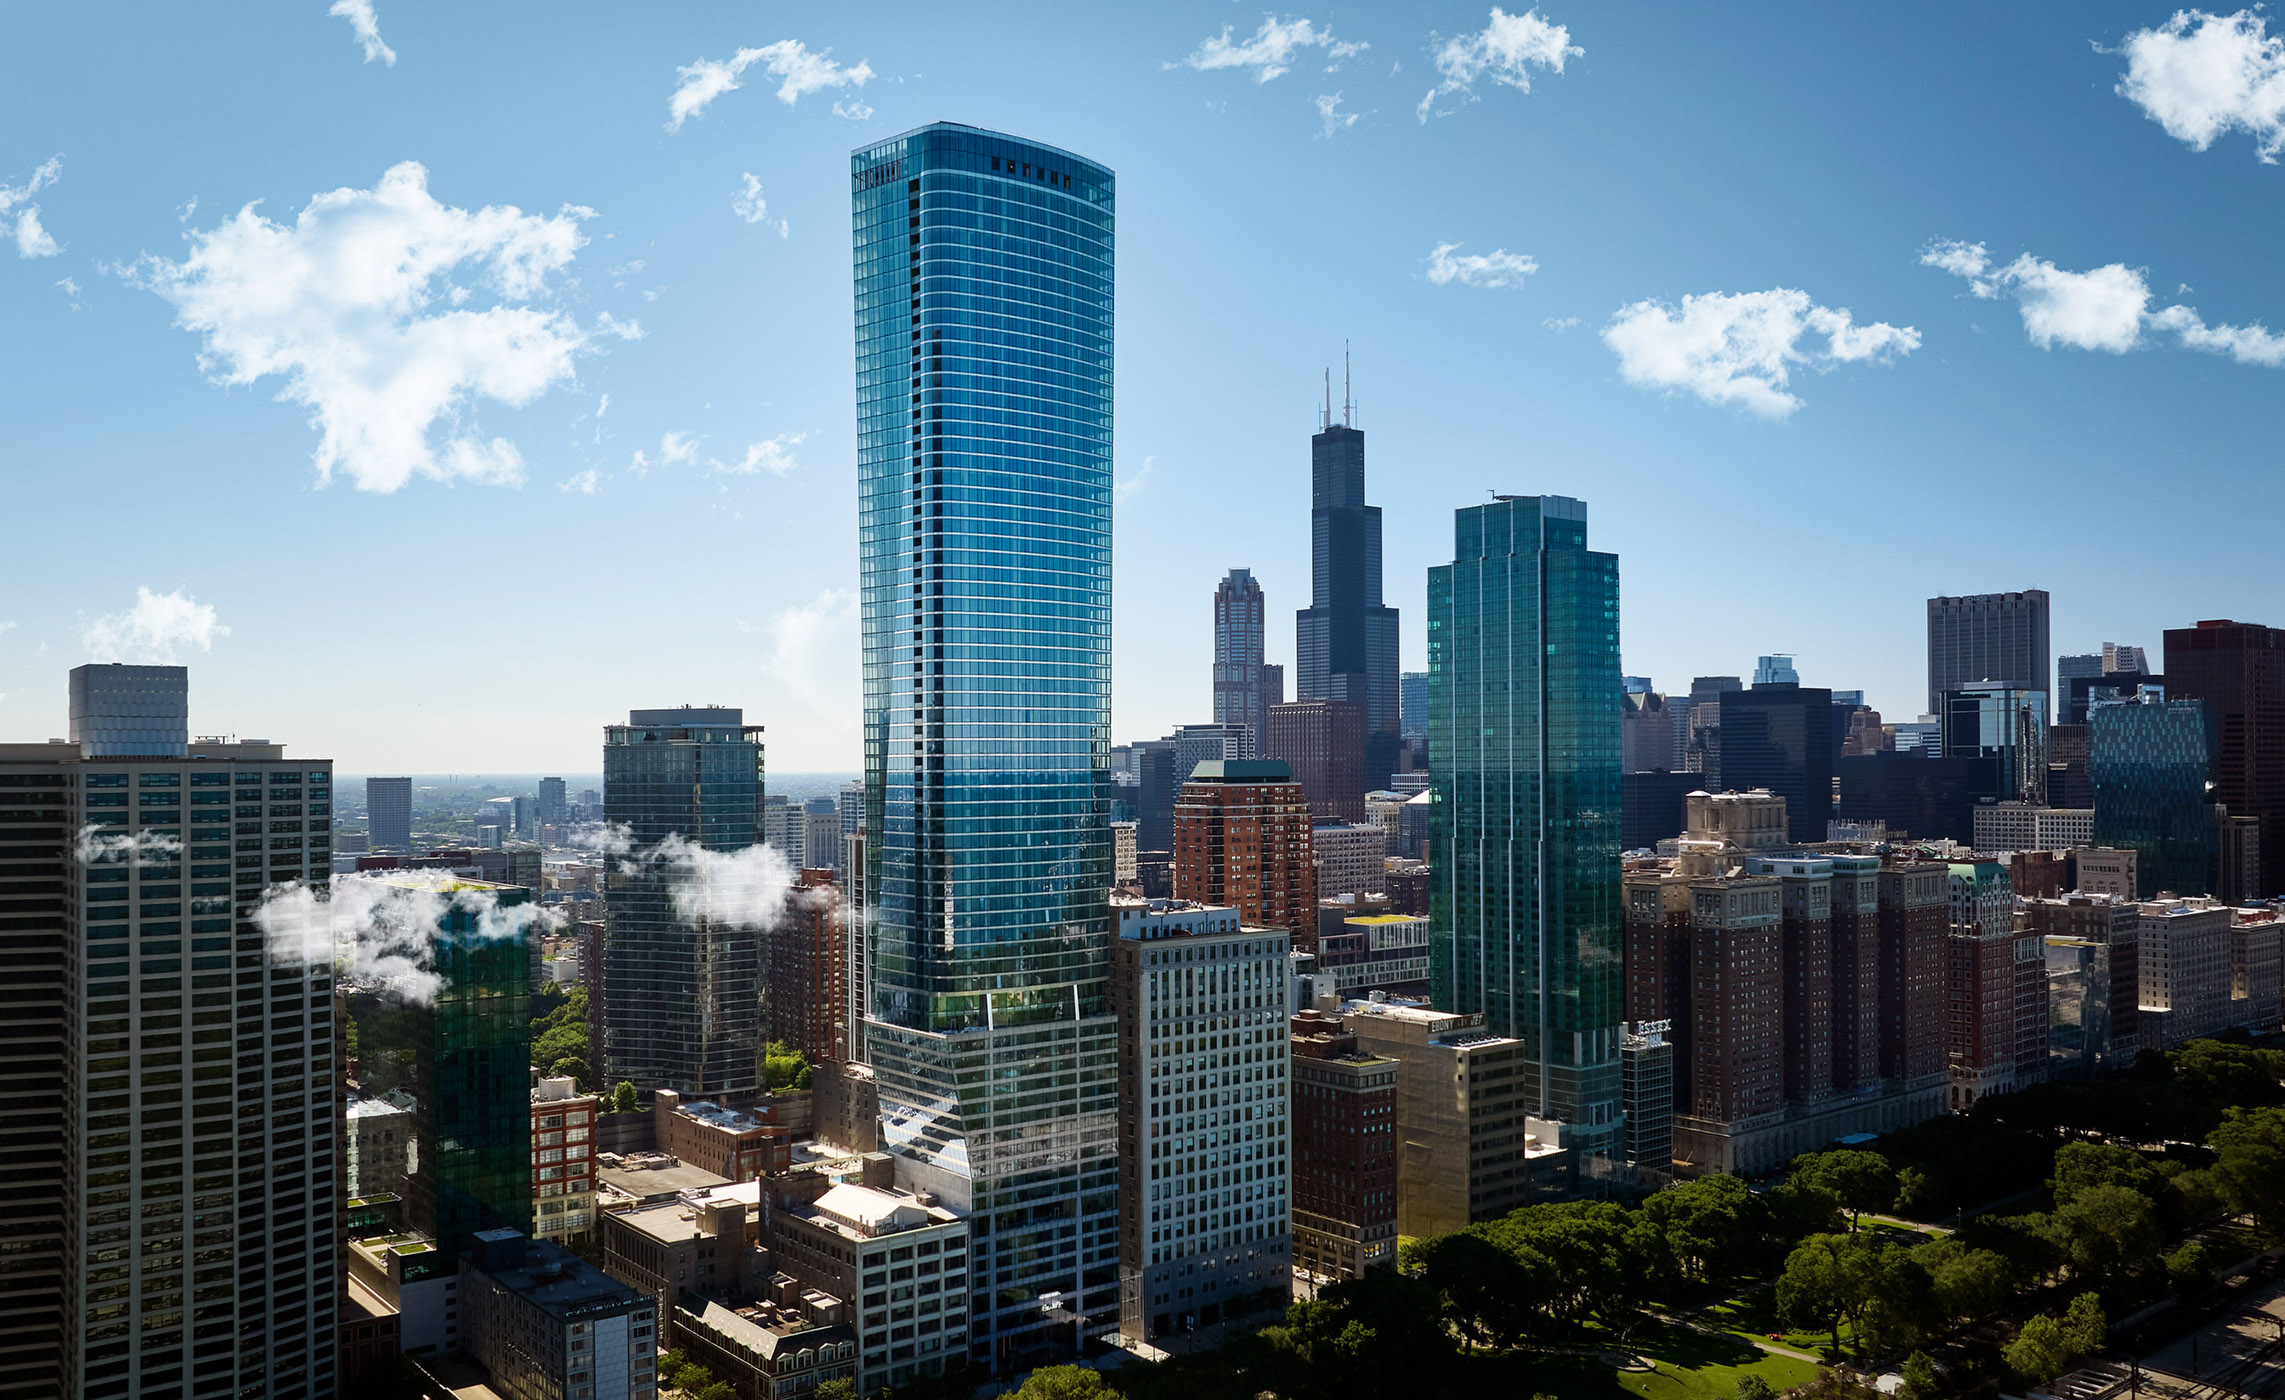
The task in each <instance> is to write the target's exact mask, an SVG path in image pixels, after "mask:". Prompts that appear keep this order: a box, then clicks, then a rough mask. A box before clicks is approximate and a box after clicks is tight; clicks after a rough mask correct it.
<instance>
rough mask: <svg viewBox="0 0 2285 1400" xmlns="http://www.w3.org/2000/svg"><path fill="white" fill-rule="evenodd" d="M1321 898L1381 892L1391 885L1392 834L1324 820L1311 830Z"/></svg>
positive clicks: (1375, 828) (1310, 841)
mask: <svg viewBox="0 0 2285 1400" xmlns="http://www.w3.org/2000/svg"><path fill="white" fill-rule="evenodd" d="M1309 847H1310V850H1311V852H1312V853H1313V854H1314V855H1315V857H1316V860H1317V897H1318V898H1319V899H1320V900H1325V899H1334V898H1337V897H1339V896H1341V895H1345V894H1379V893H1381V892H1382V891H1384V890H1386V889H1387V888H1388V834H1387V833H1386V832H1384V831H1382V830H1381V828H1379V827H1377V826H1370V825H1367V826H1354V825H1350V824H1349V823H1346V822H1326V821H1320V822H1318V823H1317V824H1316V826H1315V828H1314V829H1313V830H1311V832H1310V833H1309Z"/></svg>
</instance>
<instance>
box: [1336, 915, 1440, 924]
mask: <svg viewBox="0 0 2285 1400" xmlns="http://www.w3.org/2000/svg"><path fill="white" fill-rule="evenodd" d="M1341 922H1342V923H1344V924H1375V925H1378V924H1424V923H1427V922H1428V916H1427V915H1426V914H1351V915H1350V916H1349V917H1348V918H1346V919H1343V920H1342V921H1341Z"/></svg>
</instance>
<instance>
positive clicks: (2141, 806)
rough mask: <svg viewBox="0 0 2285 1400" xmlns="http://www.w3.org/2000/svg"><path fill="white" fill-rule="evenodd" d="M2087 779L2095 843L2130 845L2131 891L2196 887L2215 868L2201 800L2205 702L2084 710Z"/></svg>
mask: <svg viewBox="0 0 2285 1400" xmlns="http://www.w3.org/2000/svg"><path fill="white" fill-rule="evenodd" d="M2087 731H2088V733H2087V780H2088V783H2089V785H2090V786H2092V787H2093V788H2094V790H2095V833H2094V841H2095V844H2096V845H2098V846H2121V847H2125V848H2127V849H2130V850H2132V851H2134V852H2135V866H2134V882H2135V885H2136V890H2135V893H2136V894H2137V895H2139V896H2141V897H2143V898H2145V899H2147V898H2150V897H2151V896H2153V895H2156V894H2157V893H2158V892H2159V891H2161V890H2166V891H2170V892H2172V893H2174V894H2204V893H2206V892H2207V891H2208V890H2210V889H2212V888H2214V877H2215V875H2216V870H2215V861H2216V858H2217V856H2218V854H2219V853H2218V852H2217V851H2216V850H2215V840H2214V837H2215V832H2214V822H2213V811H2212V809H2211V808H2210V807H2209V806H2208V805H2207V803H2206V766H2207V763H2208V761H2209V750H2208V748H2207V743H2206V707H2205V706H2204V705H2203V704H2201V703H2200V702H2198V701H2196V700H2171V701H2158V702H2156V703H2145V704H2133V705H2098V706H2096V707H2095V708H2094V709H2092V710H2090V711H2088V712H2087Z"/></svg>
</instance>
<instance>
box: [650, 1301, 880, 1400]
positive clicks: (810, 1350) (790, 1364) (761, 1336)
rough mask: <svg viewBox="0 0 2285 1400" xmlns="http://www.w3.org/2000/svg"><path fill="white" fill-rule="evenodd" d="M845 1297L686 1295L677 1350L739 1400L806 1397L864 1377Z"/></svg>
mask: <svg viewBox="0 0 2285 1400" xmlns="http://www.w3.org/2000/svg"><path fill="white" fill-rule="evenodd" d="M847 1311H848V1309H847V1306H846V1305H845V1304H843V1303H842V1302H841V1300H840V1299H838V1298H834V1297H832V1296H831V1295H829V1294H825V1293H821V1292H818V1291H816V1290H814V1289H812V1290H805V1291H803V1292H801V1293H800V1294H799V1295H798V1296H797V1295H796V1294H795V1293H794V1291H793V1290H792V1289H790V1288H789V1289H786V1290H784V1291H783V1295H782V1297H781V1298H761V1299H756V1300H752V1301H745V1302H740V1303H736V1304H725V1303H720V1302H716V1301H715V1300H713V1299H711V1298H703V1297H699V1296H696V1295H694V1294H688V1293H685V1294H683V1295H681V1296H680V1297H678V1298H676V1299H675V1301H674V1308H673V1316H674V1328H673V1331H674V1338H675V1345H676V1346H678V1347H680V1348H681V1349H682V1350H683V1351H684V1352H685V1353H687V1354H688V1355H689V1357H690V1359H691V1360H693V1361H695V1362H697V1363H698V1364H699V1365H701V1366H704V1367H705V1368H706V1372H707V1374H708V1375H711V1376H713V1377H714V1378H715V1379H716V1380H717V1381H724V1382H727V1383H728V1384H729V1386H730V1388H731V1390H732V1391H733V1392H734V1393H735V1394H736V1396H737V1397H738V1400H779V1397H784V1400H801V1397H803V1396H807V1395H815V1394H816V1393H817V1388H818V1387H819V1386H820V1385H823V1384H824V1383H825V1382H827V1381H833V1380H846V1381H849V1382H851V1383H854V1382H855V1381H856V1379H857V1333H856V1329H855V1328H854V1327H851V1326H850V1325H849V1324H848V1323H847V1322H845V1321H842V1320H840V1319H841V1318H842V1316H843V1315H845V1314H846V1313H847Z"/></svg>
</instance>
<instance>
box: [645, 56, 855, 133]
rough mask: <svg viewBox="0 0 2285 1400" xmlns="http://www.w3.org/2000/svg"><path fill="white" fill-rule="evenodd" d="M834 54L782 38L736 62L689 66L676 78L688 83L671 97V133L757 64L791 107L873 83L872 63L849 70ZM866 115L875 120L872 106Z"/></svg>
mask: <svg viewBox="0 0 2285 1400" xmlns="http://www.w3.org/2000/svg"><path fill="white" fill-rule="evenodd" d="M832 52H833V50H831V49H820V50H819V51H818V52H816V53H811V52H810V51H809V50H808V48H806V47H805V46H804V45H803V44H802V42H801V41H800V40H799V39H780V40H778V41H777V42H776V43H774V44H766V45H764V46H763V47H761V48H758V49H740V50H738V52H737V54H736V55H735V56H734V57H731V58H727V59H718V58H702V59H699V60H698V61H697V62H695V63H692V64H691V65H690V66H689V67H687V68H677V69H675V70H674V71H675V74H676V76H677V77H679V78H681V79H682V81H681V82H679V83H677V84H675V88H674V93H673V95H672V96H670V97H668V98H667V104H666V109H667V124H666V129H667V130H669V131H680V130H682V124H683V123H684V122H686V121H688V120H689V119H690V118H692V117H695V116H699V115H701V114H703V113H704V112H705V110H706V107H707V104H709V103H711V102H712V101H713V100H714V99H715V98H717V97H720V96H721V95H722V94H723V93H726V92H732V91H735V90H736V89H737V88H738V87H739V86H741V84H740V83H739V81H738V79H739V78H740V77H741V76H743V75H744V73H745V71H746V70H747V69H748V68H751V67H753V66H754V65H755V64H757V63H759V64H761V65H762V68H763V71H765V72H767V73H768V74H769V75H770V76H771V77H773V78H776V79H778V80H779V82H778V101H780V102H783V103H785V104H786V105H787V106H789V107H790V106H792V105H793V104H794V103H795V102H797V101H799V100H800V99H801V98H803V97H805V96H807V95H808V94H810V93H813V92H823V91H824V90H825V89H827V88H837V87H863V86H864V85H865V84H866V83H867V82H869V81H871V79H872V76H873V70H872V68H871V67H870V66H869V65H867V64H864V63H859V64H858V65H857V66H856V67H854V68H844V67H842V66H841V65H840V64H838V63H835V62H834V61H833V60H832V59H831V58H829V57H827V55H828V54H831V53H832ZM844 115H847V114H844ZM865 115H866V116H871V115H872V109H871V108H867V109H866V110H865Z"/></svg>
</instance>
